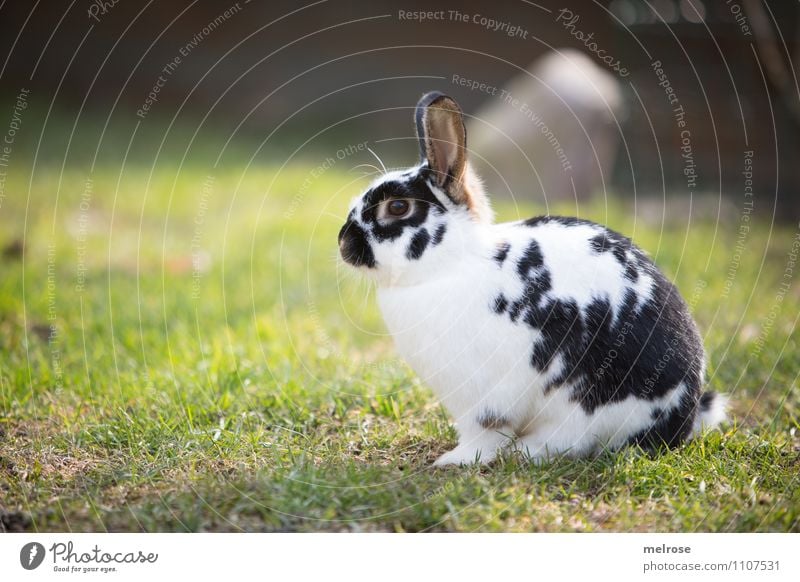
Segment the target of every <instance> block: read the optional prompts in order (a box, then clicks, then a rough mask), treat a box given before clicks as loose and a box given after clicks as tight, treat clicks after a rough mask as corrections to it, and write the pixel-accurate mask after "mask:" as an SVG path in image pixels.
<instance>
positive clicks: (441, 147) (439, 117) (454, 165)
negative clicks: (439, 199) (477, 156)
mask: <svg viewBox="0 0 800 582" xmlns="http://www.w3.org/2000/svg"><path fill="white" fill-rule="evenodd" d="M415 117H416V122H417V137H418V138H419V146H420V155H421V157H422V160H423V161H427V162H428V166H429V167H430V169H431V170H432V172H433V181H434V183H435V184H436V185H437V186H438V187H439V188H441V189H442V190H444V191H445V192H447V193H448V194H449V195H450V197H451V198H452V199H453V200H454V201H455V202H456V203H459V204H463V203H465V202H466V199H465V196H464V174H465V172H466V168H467V151H466V148H467V130H466V128H465V127H464V119H463V117H462V115H461V109H460V108H459V106H458V104H457V103H456V102H455V101H454V100H453V99H452V98H451V97H448V96H447V95H445V94H443V93H439V92H438V91H434V92H432V93H427V94H425V95H423V96H422V99H420V100H419V103H417V110H416V114H415Z"/></svg>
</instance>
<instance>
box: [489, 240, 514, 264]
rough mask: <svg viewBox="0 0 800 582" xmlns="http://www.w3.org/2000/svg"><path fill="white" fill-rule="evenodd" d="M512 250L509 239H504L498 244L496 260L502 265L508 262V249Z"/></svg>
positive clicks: (495, 254)
mask: <svg viewBox="0 0 800 582" xmlns="http://www.w3.org/2000/svg"><path fill="white" fill-rule="evenodd" d="M510 250H511V244H510V243H509V242H508V241H503V242H501V243H500V244H499V245H498V246H497V251H496V252H495V253H494V257H493V258H494V260H495V262H497V264H498V265H500V266H501V267H502V266H503V263H505V262H506V258H507V257H508V251H510Z"/></svg>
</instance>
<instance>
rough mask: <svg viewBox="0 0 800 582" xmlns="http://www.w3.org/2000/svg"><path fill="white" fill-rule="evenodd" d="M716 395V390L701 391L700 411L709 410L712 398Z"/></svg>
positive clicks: (712, 402)
mask: <svg viewBox="0 0 800 582" xmlns="http://www.w3.org/2000/svg"><path fill="white" fill-rule="evenodd" d="M716 397H717V394H716V392H703V393H702V394H701V395H700V403H699V406H700V412H708V411H709V410H711V405H712V404H714V399H715V398H716Z"/></svg>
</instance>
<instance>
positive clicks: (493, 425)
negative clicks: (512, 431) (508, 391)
mask: <svg viewBox="0 0 800 582" xmlns="http://www.w3.org/2000/svg"><path fill="white" fill-rule="evenodd" d="M478 424H479V425H481V426H482V427H483V428H485V429H486V430H498V429H501V428H503V427H504V426H508V425H509V421H508V419H507V418H505V417H504V416H502V415H500V414H497V413H496V412H494V411H492V410H484V411H483V412H482V413H481V414H480V416H478Z"/></svg>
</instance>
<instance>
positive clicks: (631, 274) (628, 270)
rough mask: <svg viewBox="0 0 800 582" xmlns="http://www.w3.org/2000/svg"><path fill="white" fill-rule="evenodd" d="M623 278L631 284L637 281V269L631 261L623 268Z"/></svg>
mask: <svg viewBox="0 0 800 582" xmlns="http://www.w3.org/2000/svg"><path fill="white" fill-rule="evenodd" d="M625 278H626V279H627V280H628V281H631V282H632V283H635V282H636V281H638V280H639V269H637V268H636V265H635V264H634V263H633V262H632V261H631V262H629V263H628V264H627V265H626V266H625Z"/></svg>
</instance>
